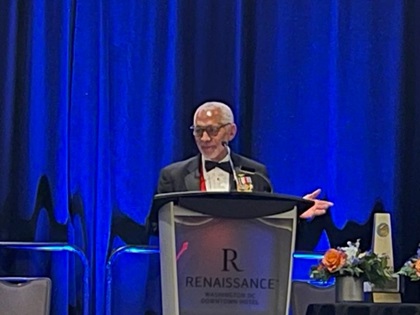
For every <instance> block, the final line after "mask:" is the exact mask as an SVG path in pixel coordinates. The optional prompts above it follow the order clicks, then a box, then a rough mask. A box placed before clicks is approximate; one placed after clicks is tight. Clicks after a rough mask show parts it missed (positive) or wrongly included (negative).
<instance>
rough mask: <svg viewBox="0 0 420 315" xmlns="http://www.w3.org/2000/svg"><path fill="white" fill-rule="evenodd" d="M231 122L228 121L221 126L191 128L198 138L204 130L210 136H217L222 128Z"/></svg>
mask: <svg viewBox="0 0 420 315" xmlns="http://www.w3.org/2000/svg"><path fill="white" fill-rule="evenodd" d="M230 124H231V123H227V124H223V125H220V126H191V127H190V129H191V130H192V131H193V135H194V136H195V137H197V138H201V137H202V136H203V133H204V131H205V132H206V133H207V135H208V136H209V137H216V136H217V135H218V134H219V131H220V129H222V128H223V127H226V126H227V125H230Z"/></svg>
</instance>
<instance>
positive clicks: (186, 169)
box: [157, 101, 333, 218]
mask: <svg viewBox="0 0 420 315" xmlns="http://www.w3.org/2000/svg"><path fill="white" fill-rule="evenodd" d="M190 129H191V130H192V133H193V135H194V139H195V142H196V145H197V147H198V150H199V151H200V154H198V155H197V156H194V157H191V158H189V159H187V160H184V161H180V162H176V163H173V164H170V165H168V166H166V167H164V168H163V169H162V170H161V172H160V176H159V181H158V188H157V193H170V192H182V191H231V190H238V191H258V192H272V186H271V183H270V180H269V177H268V173H267V168H266V167H265V165H263V164H261V163H259V162H257V161H254V160H251V159H249V158H246V157H244V156H241V155H239V154H236V153H233V152H230V148H229V145H228V143H229V142H230V141H231V140H232V139H233V138H234V137H235V135H236V132H237V127H236V125H235V121H234V116H233V113H232V110H231V109H230V107H229V106H227V105H226V104H224V103H221V102H214V101H212V102H206V103H204V104H202V105H200V106H199V107H198V108H197V110H196V111H195V114H194V119H193V125H192V126H191V127H190ZM320 192H321V190H320V189H317V190H315V191H314V192H312V193H310V194H308V195H306V196H304V197H303V198H305V199H309V200H312V201H314V202H315V204H314V206H312V207H311V208H310V209H308V210H307V211H305V212H304V213H303V214H302V215H301V216H300V217H301V218H312V217H314V216H318V215H323V214H325V212H326V210H327V209H328V208H329V207H330V206H332V205H333V204H332V203H331V202H329V201H325V200H319V199H316V197H317V196H318V195H319V193H320Z"/></svg>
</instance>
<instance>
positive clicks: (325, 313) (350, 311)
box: [306, 302, 420, 315]
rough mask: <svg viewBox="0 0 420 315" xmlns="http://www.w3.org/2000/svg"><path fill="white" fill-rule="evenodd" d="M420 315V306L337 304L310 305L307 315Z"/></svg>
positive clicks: (404, 304) (402, 304) (403, 304)
mask: <svg viewBox="0 0 420 315" xmlns="http://www.w3.org/2000/svg"><path fill="white" fill-rule="evenodd" d="M335 314H336V315H420V304H408V303H407V304H406V303H359V302H352V303H351V302H349V303H335V304H310V305H309V306H308V309H307V311H306V315H335Z"/></svg>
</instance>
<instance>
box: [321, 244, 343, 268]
mask: <svg viewBox="0 0 420 315" xmlns="http://www.w3.org/2000/svg"><path fill="white" fill-rule="evenodd" d="M345 262H346V254H345V253H343V252H341V251H339V250H336V249H334V248H331V249H329V250H327V252H326V253H325V255H324V258H322V264H323V265H324V266H325V267H326V268H327V269H328V271H329V272H335V271H337V270H338V269H340V268H341V267H343V266H344V264H345Z"/></svg>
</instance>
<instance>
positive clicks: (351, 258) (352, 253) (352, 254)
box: [341, 239, 360, 265]
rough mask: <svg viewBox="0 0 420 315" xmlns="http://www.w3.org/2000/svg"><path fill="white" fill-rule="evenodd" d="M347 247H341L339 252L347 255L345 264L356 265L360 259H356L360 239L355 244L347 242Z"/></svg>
mask: <svg viewBox="0 0 420 315" xmlns="http://www.w3.org/2000/svg"><path fill="white" fill-rule="evenodd" d="M347 245H348V247H341V250H342V251H344V252H345V253H346V255H347V264H349V265H352V264H354V263H356V262H357V261H358V260H359V258H360V257H358V256H357V255H358V253H359V246H360V239H358V240H357V241H356V243H354V244H353V243H352V242H347Z"/></svg>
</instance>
